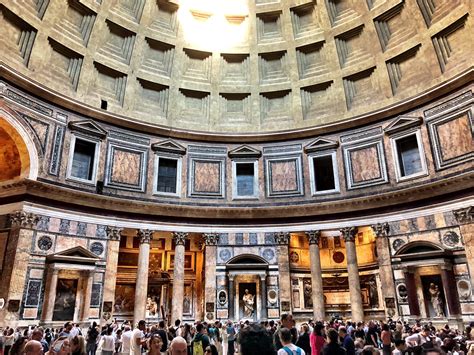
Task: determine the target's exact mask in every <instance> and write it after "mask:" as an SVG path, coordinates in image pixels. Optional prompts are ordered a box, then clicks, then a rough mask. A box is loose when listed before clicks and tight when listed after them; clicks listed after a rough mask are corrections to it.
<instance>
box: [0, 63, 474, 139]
mask: <svg viewBox="0 0 474 355" xmlns="http://www.w3.org/2000/svg"><path fill="white" fill-rule="evenodd" d="M0 78H2V79H6V80H8V81H9V82H11V83H13V84H14V85H16V86H18V87H20V88H22V89H23V90H26V91H27V92H28V93H30V94H32V95H35V96H37V97H39V98H41V99H43V100H46V101H48V102H50V103H53V104H55V105H58V106H59V107H60V108H63V109H66V110H70V111H72V112H75V113H78V114H80V115H83V116H85V117H89V118H94V119H96V120H98V121H102V122H106V123H109V124H113V125H116V126H120V127H123V128H127V129H131V130H134V131H139V132H143V133H148V134H155V135H158V136H162V137H168V138H181V139H188V140H193V141H201V142H203V141H207V142H225V143H241V142H242V141H245V142H247V143H254V142H272V141H273V142H274V141H282V140H285V141H288V140H292V139H301V138H309V137H315V136H318V135H327V134H330V133H334V132H338V131H343V130H347V129H352V128H354V127H359V126H363V125H367V124H370V123H373V122H377V121H379V120H382V119H384V118H389V117H394V116H397V115H400V114H403V113H404V112H406V111H407V110H410V109H414V108H416V107H418V106H421V105H423V104H426V103H428V102H430V101H432V100H435V99H437V98H439V97H441V96H443V95H446V94H448V93H450V92H452V91H453V90H456V89H458V88H461V87H463V86H465V85H466V84H469V83H471V82H472V81H473V80H474V67H471V68H469V69H467V70H465V71H464V72H462V73H460V74H458V75H456V76H455V77H453V78H451V79H449V80H447V81H445V82H443V83H441V84H439V85H436V86H434V87H432V88H430V89H428V90H425V91H423V92H421V93H419V94H418V95H416V96H412V97H410V98H407V99H405V100H401V101H399V102H397V103H395V104H392V105H389V106H386V107H384V108H382V109H379V110H375V111H372V112H369V113H365V114H362V115H358V116H354V117H352V118H350V119H346V120H342V121H339V122H334V123H330V124H326V125H321V126H317V127H308V128H301V129H294V130H285V131H274V132H249V133H235V134H234V133H223V132H216V133H212V132H202V131H193V130H185V129H180V128H173V127H167V126H160V125H156V124H153V125H152V124H148V123H146V122H142V121H139V120H135V119H132V118H130V117H126V116H123V115H119V114H115V113H111V112H107V111H104V110H101V109H98V108H95V107H92V106H89V105H87V104H85V103H82V102H79V101H77V100H74V99H72V98H69V97H66V96H65V95H63V94H61V93H59V92H57V91H54V90H51V89H49V88H47V87H45V86H43V85H41V84H39V83H38V82H36V81H34V80H31V79H30V78H28V77H26V76H25V75H23V74H20V73H19V72H18V71H16V70H14V69H13V68H11V67H9V66H8V65H7V64H6V63H5V62H3V61H0Z"/></svg>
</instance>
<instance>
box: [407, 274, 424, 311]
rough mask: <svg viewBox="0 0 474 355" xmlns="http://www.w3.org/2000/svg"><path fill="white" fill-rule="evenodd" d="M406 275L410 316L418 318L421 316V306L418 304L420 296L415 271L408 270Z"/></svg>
mask: <svg viewBox="0 0 474 355" xmlns="http://www.w3.org/2000/svg"><path fill="white" fill-rule="evenodd" d="M404 273H405V285H406V287H407V298H408V307H409V308H410V315H411V316H412V317H413V318H416V317H419V316H420V304H419V303H418V295H417V293H416V282H415V272H414V270H412V269H408V268H407V269H405V270H404Z"/></svg>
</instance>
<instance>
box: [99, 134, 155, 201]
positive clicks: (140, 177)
mask: <svg viewBox="0 0 474 355" xmlns="http://www.w3.org/2000/svg"><path fill="white" fill-rule="evenodd" d="M147 160H148V153H147V151H146V149H145V148H143V147H135V146H125V145H119V144H117V143H113V142H109V146H108V154H107V168H106V176H105V186H108V187H114V188H119V189H124V190H132V191H140V192H143V191H145V182H146V179H145V177H146V167H147Z"/></svg>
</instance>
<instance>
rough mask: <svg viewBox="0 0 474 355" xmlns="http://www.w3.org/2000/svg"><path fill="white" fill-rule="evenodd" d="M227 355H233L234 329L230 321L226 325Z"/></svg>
mask: <svg viewBox="0 0 474 355" xmlns="http://www.w3.org/2000/svg"><path fill="white" fill-rule="evenodd" d="M226 333H227V355H234V354H235V345H234V343H235V334H236V331H235V328H234V326H233V325H232V321H229V322H228V323H227V329H226Z"/></svg>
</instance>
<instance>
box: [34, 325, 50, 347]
mask: <svg viewBox="0 0 474 355" xmlns="http://www.w3.org/2000/svg"><path fill="white" fill-rule="evenodd" d="M30 339H31V340H36V341H39V342H40V343H41V346H42V347H43V353H47V352H48V350H49V344H48V342H47V341H46V340H45V339H44V332H43V328H41V327H37V328H35V329H33V330H32V331H31V336H30Z"/></svg>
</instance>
